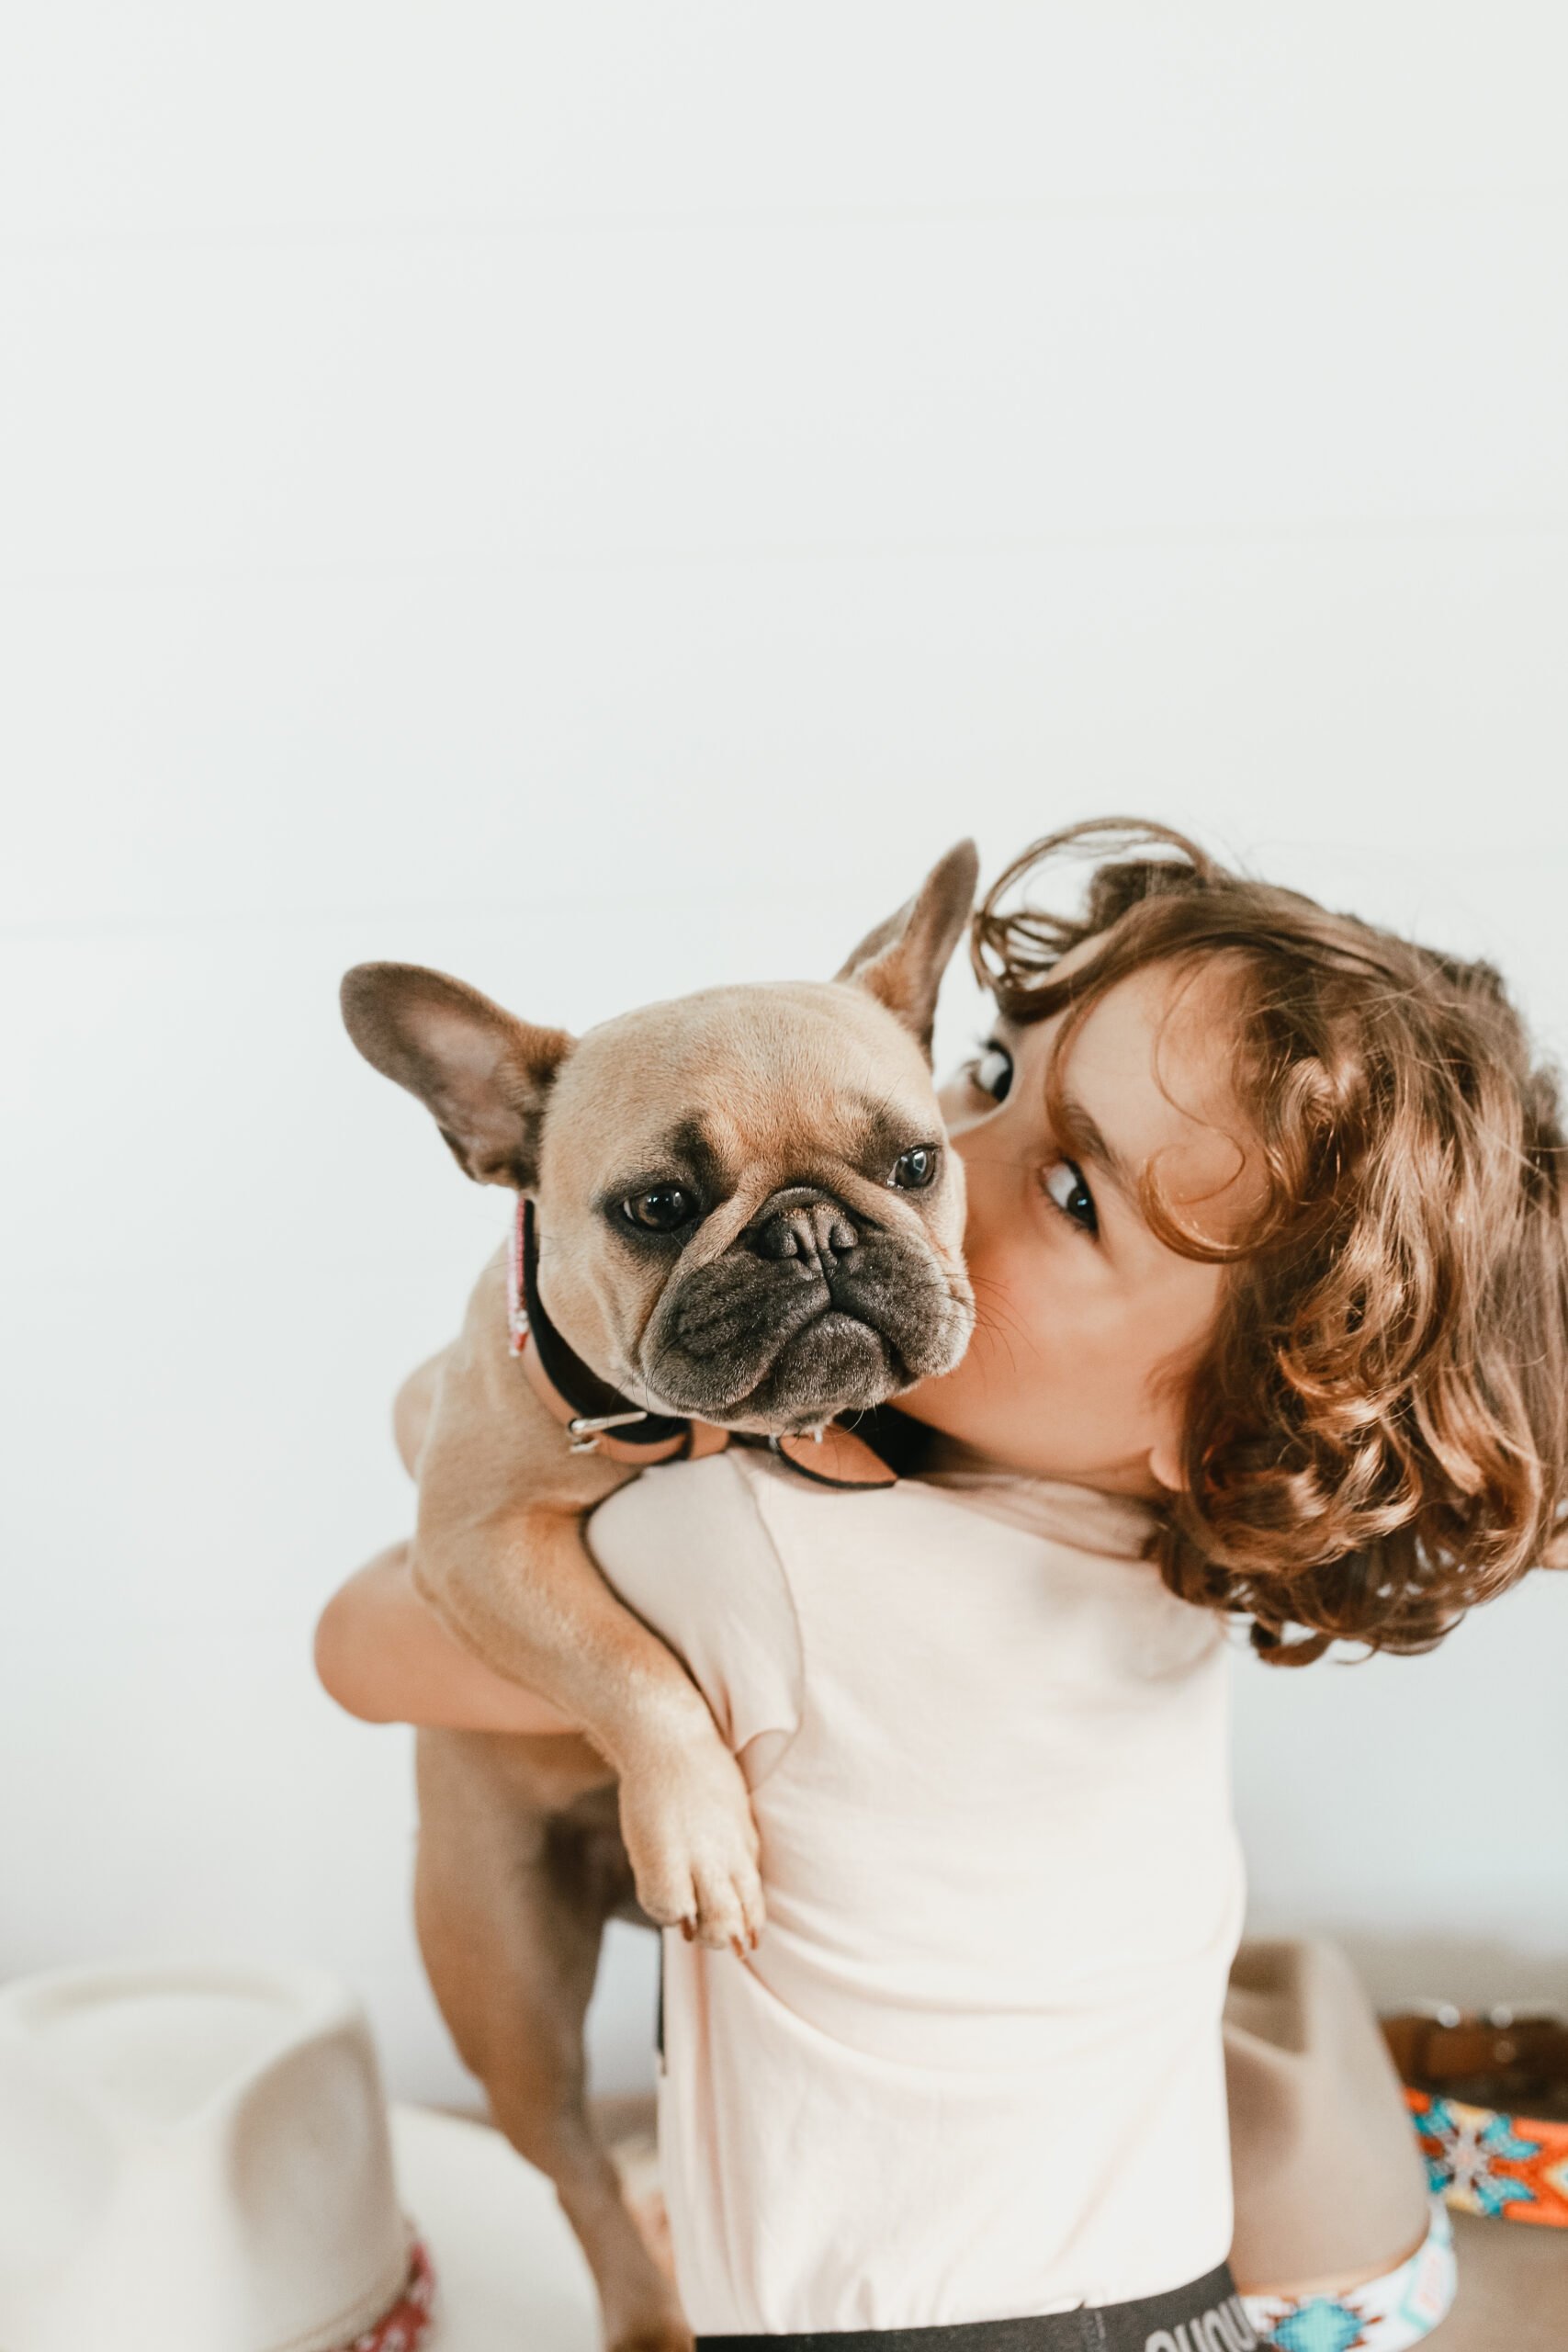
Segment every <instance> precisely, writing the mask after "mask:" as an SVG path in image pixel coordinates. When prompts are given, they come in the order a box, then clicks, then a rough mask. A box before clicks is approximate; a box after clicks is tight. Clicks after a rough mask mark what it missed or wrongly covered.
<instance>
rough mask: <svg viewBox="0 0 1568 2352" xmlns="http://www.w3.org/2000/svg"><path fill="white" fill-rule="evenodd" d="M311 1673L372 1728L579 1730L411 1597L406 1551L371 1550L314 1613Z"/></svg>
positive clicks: (400, 1547) (422, 1602) (402, 1547)
mask: <svg viewBox="0 0 1568 2352" xmlns="http://www.w3.org/2000/svg"><path fill="white" fill-rule="evenodd" d="M316 1672H317V1674H318V1675H319V1676H320V1677H321V1682H322V1685H323V1686H324V1688H325V1689H326V1691H328V1692H329V1693H330V1695H331V1696H332V1697H333V1698H334V1699H335V1700H336V1701H337V1702H338V1705H339V1706H340V1707H345V1708H346V1709H347V1710H348V1713H350V1714H351V1715H358V1716H360V1717H361V1718H362V1719H363V1720H364V1721H365V1722H366V1723H372V1724H430V1725H433V1726H438V1727H440V1728H442V1729H446V1730H452V1731H500V1732H529V1733H541V1732H569V1731H572V1730H575V1728H576V1726H575V1725H574V1724H571V1723H570V1722H569V1721H568V1720H567V1718H566V1716H565V1715H563V1714H561V1713H558V1710H557V1709H556V1708H554V1707H552V1706H550V1705H549V1703H548V1702H547V1701H546V1700H544V1699H536V1697H535V1696H534V1693H533V1692H532V1691H525V1690H524V1688H523V1687H522V1685H521V1684H520V1683H517V1682H509V1681H508V1680H507V1679H506V1678H505V1676H504V1675H501V1674H495V1673H492V1672H491V1668H489V1667H488V1666H485V1665H483V1664H481V1662H480V1661H479V1659H478V1658H477V1657H474V1656H473V1654H472V1652H471V1651H468V1650H466V1649H465V1648H464V1647H463V1645H462V1644H461V1642H459V1641H458V1640H457V1637H456V1635H455V1634H449V1633H448V1632H447V1630H446V1626H445V1625H444V1624H443V1623H442V1622H441V1620H440V1618H439V1617H438V1616H437V1615H436V1613H435V1611H434V1609H432V1608H431V1607H430V1605H429V1603H428V1602H427V1601H425V1600H422V1599H421V1597H420V1595H419V1594H418V1593H417V1592H416V1591H415V1589H414V1585H413V1579H412V1576H411V1575H410V1573H409V1553H408V1545H407V1544H393V1545H392V1546H391V1548H390V1550H389V1551H386V1552H381V1553H378V1555H377V1556H376V1558H375V1559H373V1560H372V1561H370V1563H369V1564H368V1566H366V1567H363V1568H361V1569H360V1570H359V1572H358V1574H357V1575H356V1576H352V1577H350V1578H349V1580H348V1582H347V1583H346V1584H345V1585H344V1586H342V1587H340V1589H338V1591H336V1592H334V1593H333V1597H332V1599H331V1600H329V1601H328V1603H327V1605H326V1607H325V1609H324V1610H323V1611H321V1620H320V1623H318V1624H317V1627H316Z"/></svg>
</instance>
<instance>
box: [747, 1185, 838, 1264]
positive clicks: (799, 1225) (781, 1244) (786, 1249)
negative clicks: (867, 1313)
mask: <svg viewBox="0 0 1568 2352" xmlns="http://www.w3.org/2000/svg"><path fill="white" fill-rule="evenodd" d="M744 1238H745V1241H746V1245H747V1247H748V1248H749V1249H750V1250H751V1251H752V1252H753V1253H754V1255H755V1256H757V1257H759V1258H767V1259H771V1260H773V1261H775V1262H782V1261H783V1260H784V1259H786V1258H798V1259H799V1260H800V1261H801V1262H802V1263H803V1264H804V1265H806V1266H807V1267H808V1268H809V1269H810V1271H811V1272H813V1273H817V1274H820V1273H823V1272H826V1270H827V1267H828V1265H829V1264H831V1263H833V1262H835V1261H837V1260H839V1259H840V1258H847V1257H848V1255H849V1253H850V1251H851V1250H853V1249H855V1248H856V1247H857V1246H858V1244H859V1241H860V1235H859V1233H858V1232H857V1230H856V1228H855V1227H854V1224H853V1223H852V1219H851V1217H850V1216H849V1213H848V1211H847V1210H846V1209H844V1208H843V1207H842V1206H841V1205H840V1203H839V1202H837V1201H835V1200H830V1199H829V1198H828V1197H827V1196H826V1195H825V1194H823V1193H780V1194H776V1195H775V1196H774V1198H773V1200H771V1201H769V1202H768V1203H767V1204H765V1206H764V1207H763V1209H762V1211H761V1215H760V1216H758V1217H756V1218H755V1219H754V1220H753V1222H752V1223H751V1224H750V1226H748V1227H747V1229H746V1233H745V1236H744Z"/></svg>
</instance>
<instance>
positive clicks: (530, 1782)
mask: <svg viewBox="0 0 1568 2352" xmlns="http://www.w3.org/2000/svg"><path fill="white" fill-rule="evenodd" d="M419 1793H420V1840H419V1860H418V1866H417V1871H416V1874H415V1915H416V1918H417V1921H418V1927H419V1939H420V1946H421V1949H422V1951H423V1955H424V1964H425V1967H426V1970H427V1971H428V1973H429V1976H430V1982H431V1985H432V1986H433V1988H434V1993H435V1997H436V1999H437V2001H438V2002H439V2003H440V2006H441V2010H442V2014H443V2016H444V2017H445V2018H446V2023H447V2026H448V2028H449V2029H450V2030H451V2033H452V2036H453V2039H454V2041H456V2042H457V2049H458V2052H459V2054H460V2055H461V2057H462V2059H463V2062H464V2064H466V2065H467V2066H468V2068H469V2069H470V2070H471V2071H472V2072H473V2073H474V2074H475V2075H478V2076H479V2080H480V2082H481V2083H482V2084H483V2086H484V2089H485V2095H486V2098H487V2099H488V2100H489V2103H490V2109H491V2114H492V2116H493V2117H494V2119H495V2120H496V2122H497V2123H498V2124H499V2125H500V2127H501V2129H502V2131H504V2132H505V2134H506V2136H507V2138H508V2139H509V2140H510V2141H511V2143H512V2144H513V2147H514V2148H515V2149H516V2150H517V2151H518V2153H519V2154H521V2155H523V2156H525V2157H526V2158H527V2160H528V2162H529V2163H530V2164H533V2165H537V2166H538V2168H539V2169H540V2171H541V2172H544V2173H547V2174H548V2176H549V2177H550V2178H551V2180H552V2181H553V2182H554V2183H555V2188H556V2193H557V2195H558V2198H559V2199H560V2202H561V2206H562V2210H563V2211H565V2213H566V2216H567V2219H568V2220H569V2221H570V2223H571V2226H572V2228H573V2229H574V2230H575V2231H576V2233H577V2236H578V2238H579V2240H580V2242H581V2246H582V2250H583V2252H584V2254H585V2255H586V2256H587V2257H588V2264H589V2267H590V2268H591V2270H592V2273H593V2278H594V2281H595V2284H596V2285H597V2287H598V2290H599V2298H600V2304H601V2308H602V2311H603V2314H604V2337H605V2342H606V2344H607V2345H608V2346H610V2348H611V2352H634V2347H636V2352H688V2347H689V2346H690V2343H691V2335H690V2332H689V2330H688V2328H687V2326H686V2324H685V2321H684V2319H683V2317H682V2312H681V2308H680V2304H679V2301H678V2300H677V2297H676V2294H675V2290H674V2287H673V2286H672V2284H671V2281H670V2280H669V2279H668V2278H666V2277H665V2276H664V2274H663V2273H662V2271H660V2268H659V2267H658V2265H657V2264H656V2263H655V2261H654V2260H653V2257H652V2256H651V2255H650V2254H649V2249H648V2246H647V2245H646V2244H645V2242H644V2240H643V2238H642V2236H641V2234H640V2233H639V2232H638V2230H637V2224H636V2222H634V2221H633V2219H632V2217H631V2214H630V2212H629V2211H627V2208H626V2200H625V2199H624V2197H623V2195H622V2192H621V2187H620V2183H619V2180H618V2178H617V2177H616V2173H615V2166H614V2165H613V2164H612V2163H611V2161H610V2159H609V2157H608V2155H607V2154H605V2152H604V2148H603V2147H602V2146H601V2145H600V2143H599V2141H598V2139H597V2138H596V2136H595V2134H594V2131H593V2128H592V2123H591V2122H590V2120H589V2116H588V2109H587V2102H586V2097H585V2089H586V2085H585V2067H584V2057H583V2044H582V2028H583V2018H584V2016H585V2014H586V2012H587V2008H588V2001H589V1996H590V1995H591V1994H592V1990H593V1976H594V1970H595V1968H596V1966H597V1963H598V1957H599V1946H600V1942H601V1939H602V1937H603V1934H604V1922H605V1920H606V1919H607V1918H608V1917H610V1915H611V1914H612V1912H614V1911H615V1910H616V1909H617V1908H619V1907H621V1906H623V1905H624V1904H625V1903H626V1899H627V1898H628V1896H629V1894H630V1892H631V1872H630V1869H629V1866H628V1865H627V1863H626V1858H625V1854H624V1851H623V1850H622V1849H621V1848H620V1846H619V1841H618V1838H617V1837H616V1834H615V1796H614V1790H613V1786H612V1784H611V1783H610V1781H609V1779H608V1776H607V1772H606V1769H605V1767H604V1764H603V1763H602V1762H601V1761H600V1760H599V1758H597V1757H595V1756H594V1755H593V1754H592V1750H591V1749H589V1748H588V1747H587V1746H586V1743H581V1742H578V1741H576V1740H573V1739H569V1738H559V1737H558V1738H550V1739H537V1740H526V1739H518V1738H502V1737H499V1736H491V1735H488V1734H476V1733H468V1732H423V1733H422V1734H421V1735H420V1739H419Z"/></svg>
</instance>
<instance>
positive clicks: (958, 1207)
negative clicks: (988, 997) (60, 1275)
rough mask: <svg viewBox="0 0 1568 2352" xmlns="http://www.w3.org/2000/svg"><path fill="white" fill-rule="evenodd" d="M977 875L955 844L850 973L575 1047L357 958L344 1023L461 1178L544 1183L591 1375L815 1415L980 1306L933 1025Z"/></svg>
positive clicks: (860, 1400) (700, 1409) (669, 1008)
mask: <svg viewBox="0 0 1568 2352" xmlns="http://www.w3.org/2000/svg"><path fill="white" fill-rule="evenodd" d="M975 881H976V856H975V851H974V847H973V844H972V843H969V842H964V843H962V844H961V845H960V846H959V847H958V848H957V849H955V850H953V851H951V852H950V853H949V854H948V855H947V856H946V857H945V858H943V859H942V863H941V864H940V865H937V866H936V867H935V868H934V870H933V871H932V872H931V875H930V876H928V877H927V879H926V882H925V884H924V886H923V887H922V888H921V889H920V890H919V893H918V894H917V896H916V897H915V898H914V899H911V900H910V901H909V903H908V906H907V907H904V908H902V909H901V910H899V912H898V913H897V914H896V915H894V916H893V917H891V918H890V920H889V921H888V922H885V923H883V924H881V925H880V926H879V927H878V929H877V930H875V931H874V932H873V933H871V934H870V936H869V937H868V938H867V939H866V940H864V941H863V943H862V944H861V946H860V947H859V948H857V949H856V951H855V953H854V954H853V955H852V956H851V957H850V959H849V961H848V963H846V964H845V966H844V967H843V968H842V970H841V971H840V974H839V976H838V978H836V979H834V980H829V981H825V982H816V983H812V982H801V983H798V984H791V985H785V986H779V987H746V988H727V989H708V990H705V992H703V993H702V994H700V995H697V996H690V997H684V998H682V999H679V1000H677V1001H674V1002H672V1003H668V1004H655V1005H649V1006H646V1007H645V1008H643V1010H641V1011H640V1012H629V1013H626V1014H624V1015H623V1016H622V1017H620V1018H619V1019H617V1020H615V1021H609V1022H606V1023H604V1025H603V1026H602V1027H600V1028H597V1029H592V1030H590V1031H589V1032H588V1034H587V1035H585V1036H583V1037H581V1038H579V1039H574V1038H572V1037H570V1036H569V1035H567V1034H566V1033H565V1032H564V1031H563V1030H558V1029H539V1028H534V1027H532V1026H530V1025H529V1024H528V1023H526V1022H523V1021H519V1020H516V1019H515V1018H514V1017H513V1015H512V1014H511V1013H509V1012H502V1009H501V1007H500V1006H499V1005H496V1004H492V1003H491V1001H490V1000H489V998H488V997H483V996H481V995H479V992H478V990H477V989H470V988H468V987H466V986H465V985H464V984H463V983H462V982H461V981H459V980H454V979H449V978H446V975H445V974H444V973H440V972H430V971H425V970H423V969H422V968H420V967H417V966H413V965H406V964H361V965H359V966H357V967H355V969H354V970H353V971H352V972H350V973H349V974H348V976H347V978H345V980H344V987H343V1004H344V1020H345V1022H346V1023H347V1026H348V1031H349V1035H351V1037H352V1038H353V1039H354V1042H355V1045H356V1046H358V1048H359V1050H360V1052H361V1053H362V1054H364V1056H365V1057H366V1058H367V1060H368V1061H370V1062H372V1063H374V1064H375V1066H376V1068H377V1069H379V1070H382V1071H384V1072H385V1074H386V1075H387V1076H388V1077H389V1078H392V1079H395V1080H397V1081H398V1082H399V1084H400V1085H402V1086H405V1087H407V1088H408V1089H409V1091H411V1092H412V1093H414V1094H417V1095H418V1096H419V1097H420V1099H421V1100H422V1101H423V1103H425V1104H426V1105H427V1107H428V1108H429V1110H430V1111H431V1112H432V1114H434V1118H435V1121H436V1124H437V1125H438V1126H439V1127H440V1129H441V1132H442V1134H443V1136H445V1137H446V1142H447V1143H448V1144H449V1145H450V1147H451V1148H452V1150H453V1152H454V1154H455V1155H456V1157H457V1160H458V1162H459V1164H460V1165H461V1166H462V1168H463V1169H464V1170H466V1171H467V1173H468V1175H470V1176H472V1177H474V1178H475V1179H476V1180H477V1181H478V1182H480V1183H492V1184H505V1185H509V1186H511V1187H513V1189H515V1190H517V1191H521V1192H525V1193H529V1194H530V1195H532V1197H533V1199H534V1201H535V1203H536V1222H537V1227H538V1232H539V1237H540V1258H539V1284H540V1294H541V1295H542V1297H543V1299H544V1303H545V1305H546V1306H547V1309H548V1311H549V1314H550V1316H551V1317H552V1319H553V1320H554V1321H555V1322H556V1324H557V1325H558V1328H559V1329H560V1330H561V1332H562V1334H563V1336H564V1337H565V1338H566V1339H567V1340H569V1341H570V1345H571V1346H572V1347H573V1348H575V1349H576V1351H577V1352H578V1354H579V1355H581V1357H582V1359H583V1360H584V1362H585V1363H588V1364H589V1365H590V1366H591V1367H592V1369H593V1371H595V1372H596V1373H598V1374H599V1375H600V1377H601V1378H602V1379H604V1380H605V1381H607V1382H608V1383H609V1384H610V1385H611V1386H612V1387H615V1388H617V1389H620V1390H622V1391H623V1392H624V1393H625V1394H626V1396H628V1397H632V1398H633V1399H634V1400H635V1401H636V1402H637V1404H639V1405H646V1406H647V1407H648V1408H649V1409H650V1410H652V1411H655V1412H660V1413H671V1414H681V1415H691V1416H693V1417H694V1418H696V1419H702V1420H706V1421H717V1422H721V1423H723V1424H724V1425H725V1426H726V1427H728V1428H731V1429H741V1430H769V1431H774V1430H778V1431H783V1430H801V1429H810V1428H816V1427H818V1426H819V1425H820V1424H821V1423H822V1422H824V1421H826V1420H828V1419H831V1417H832V1416H833V1415H834V1414H836V1413H842V1412H847V1411H854V1410H860V1409H863V1408H866V1407H868V1406H871V1405H875V1404H879V1403H881V1402H882V1400H883V1399H884V1398H886V1397H890V1396H893V1395H895V1394H896V1393H897V1391H898V1390H900V1389H902V1388H906V1387H908V1386H909V1385H912V1384H913V1383H914V1382H915V1381H917V1380H922V1379H926V1378H928V1377H930V1376H931V1375H933V1374H939V1373H942V1372H946V1371H948V1370H949V1369H950V1368H951V1367H952V1365H953V1364H954V1363H956V1362H957V1361H958V1358H959V1357H960V1356H961V1355H962V1353H963V1351H964V1346H965V1343H966V1342H967V1340H968V1337H969V1332H970V1329H971V1327H972V1324H973V1321H974V1306H973V1301H972V1299H971V1296H970V1292H969V1286H968V1283H967V1282H966V1281H965V1279H964V1265H963V1259H962V1256H961V1250H962V1244H963V1237H964V1182H963V1170H962V1167H961V1165H960V1163H959V1161H958V1159H957V1158H956V1156H955V1155H954V1154H953V1153H952V1152H951V1151H950V1150H949V1149H948V1148H947V1147H946V1144H945V1142H944V1140H943V1135H942V1114H941V1113H940V1111H939V1110H938V1107H937V1102H936V1095H935V1092H934V1091H933V1088H932V1083H931V1018H932V1014H933V1012H934V1010H935V1005H936V996H937V989H938V986H939V984H940V982H941V978H942V971H943V969H944V968H945V967H946V964H947V961H948V958H949V956H951V954H952V952H953V945H954V944H955V942H956V940H957V938H958V936H959V933H960V932H961V931H962V930H963V928H964V922H965V920H966V918H967V916H968V913H969V909H970V905H971V902H972V900H973V898H974V892H975Z"/></svg>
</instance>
